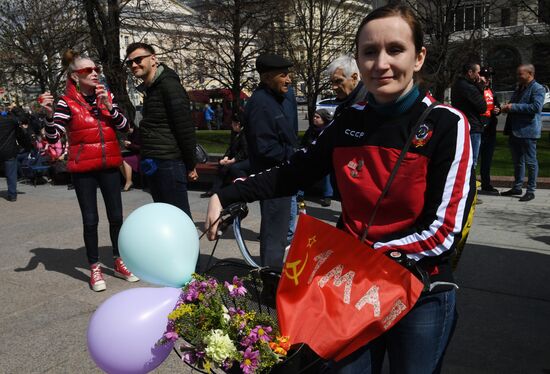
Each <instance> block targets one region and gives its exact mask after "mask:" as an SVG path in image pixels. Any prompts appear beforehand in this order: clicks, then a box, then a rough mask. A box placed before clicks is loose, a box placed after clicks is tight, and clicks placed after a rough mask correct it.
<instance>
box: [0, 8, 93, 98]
mask: <svg viewBox="0 0 550 374" xmlns="http://www.w3.org/2000/svg"><path fill="white" fill-rule="evenodd" d="M78 5H79V4H78V2H77V1H73V0H50V1H42V0H7V1H3V2H1V3H0V66H1V69H2V74H1V77H2V82H1V83H3V84H6V83H11V85H18V86H23V87H28V86H38V87H39V88H40V90H41V91H42V92H43V91H45V90H50V91H52V92H53V93H57V92H59V89H60V85H61V83H62V80H63V79H64V77H63V71H62V68H61V61H60V55H61V54H62V52H63V50H64V49H66V48H68V47H74V46H76V45H79V44H81V43H83V42H84V41H85V39H86V32H85V29H84V27H83V26H82V18H80V17H79V12H78V11H77V10H76V6H78ZM7 81H9V82H7Z"/></svg>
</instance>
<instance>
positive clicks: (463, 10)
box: [451, 5, 489, 31]
mask: <svg viewBox="0 0 550 374" xmlns="http://www.w3.org/2000/svg"><path fill="white" fill-rule="evenodd" d="M451 17H452V19H453V22H452V25H453V26H454V30H453V31H464V30H477V29H481V28H482V27H489V8H488V7H486V6H484V5H475V6H471V5H470V6H461V7H458V8H457V9H456V10H455V11H454V12H453V13H452V14H451Z"/></svg>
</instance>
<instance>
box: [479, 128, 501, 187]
mask: <svg viewBox="0 0 550 374" xmlns="http://www.w3.org/2000/svg"><path fill="white" fill-rule="evenodd" d="M496 143H497V134H496V132H495V133H492V134H488V133H485V132H484V133H483V134H482V135H481V148H480V149H479V158H480V161H481V165H480V168H479V174H480V175H481V188H485V189H488V188H489V187H490V186H491V163H492V162H493V154H494V153H495V146H496Z"/></svg>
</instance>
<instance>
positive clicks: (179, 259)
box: [118, 203, 199, 287]
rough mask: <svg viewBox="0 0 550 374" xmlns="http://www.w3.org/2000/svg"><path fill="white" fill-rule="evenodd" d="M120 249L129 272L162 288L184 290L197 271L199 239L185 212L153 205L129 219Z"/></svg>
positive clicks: (119, 237) (134, 212) (136, 212)
mask: <svg viewBox="0 0 550 374" xmlns="http://www.w3.org/2000/svg"><path fill="white" fill-rule="evenodd" d="M118 247H119V251H120V256H121V257H122V259H123V260H124V262H125V263H126V266H127V267H128V269H129V270H130V271H131V272H132V273H134V274H135V275H136V276H138V277H139V278H141V279H143V280H144V281H147V282H149V283H153V284H157V285H160V286H168V287H182V286H183V285H184V284H186V283H187V282H188V281H189V280H190V279H191V275H192V274H193V272H194V271H195V265H196V263H197V260H198V257H199V236H198V233H197V229H196V228H195V224H194V223H193V221H191V219H190V218H189V216H188V215H187V214H185V213H184V212H183V211H182V210H181V209H179V208H177V207H175V206H173V205H170V204H164V203H152V204H147V205H144V206H142V207H140V208H138V209H136V210H135V211H133V212H132V214H130V215H129V216H128V218H126V220H125V221H124V224H123V225H122V228H121V229H120V234H119V236H118Z"/></svg>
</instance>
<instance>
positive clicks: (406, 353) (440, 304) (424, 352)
mask: <svg viewBox="0 0 550 374" xmlns="http://www.w3.org/2000/svg"><path fill="white" fill-rule="evenodd" d="M455 298H456V293H455V290H454V289H453V290H451V291H445V292H439V293H434V294H425V295H422V296H421V297H420V298H419V299H418V301H417V303H416V305H415V306H414V308H413V309H412V310H411V311H410V312H409V313H408V314H407V315H406V316H405V317H403V319H402V320H401V321H399V322H398V323H397V324H396V325H395V326H394V327H392V328H391V329H390V330H389V331H388V332H386V333H385V334H384V335H382V336H380V337H379V338H377V339H375V340H373V341H371V342H370V343H368V344H367V345H366V346H364V347H362V348H360V349H359V350H357V351H356V352H354V353H353V354H351V355H350V356H348V357H346V358H345V359H343V360H341V361H340V362H337V363H335V364H334V366H333V367H332V368H331V369H329V372H331V373H332V372H333V373H340V374H359V373H362V374H375V373H380V372H381V370H382V364H383V362H384V355H385V353H386V352H387V353H388V357H389V362H390V373H392V374H393V373H395V374H418V373H439V372H440V371H441V364H442V361H443V356H444V354H445V350H446V349H447V345H448V343H449V341H450V340H451V336H452V334H453V331H454V327H455V325H456V320H457V313H456V304H455Z"/></svg>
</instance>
